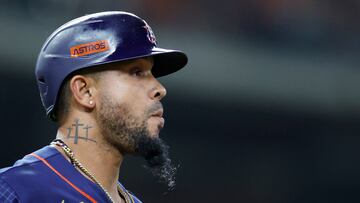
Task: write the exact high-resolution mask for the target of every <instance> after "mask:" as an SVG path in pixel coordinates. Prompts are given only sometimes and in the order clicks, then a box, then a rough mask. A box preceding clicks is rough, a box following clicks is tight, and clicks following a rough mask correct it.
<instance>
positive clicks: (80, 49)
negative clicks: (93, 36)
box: [70, 40, 109, 58]
mask: <svg viewBox="0 0 360 203" xmlns="http://www.w3.org/2000/svg"><path fill="white" fill-rule="evenodd" d="M107 50H109V43H108V41H107V40H100V41H96V42H90V43H86V44H80V45H77V46H73V47H71V48H70V55H71V58H75V57H79V56H86V55H89V54H94V53H99V52H104V51H107Z"/></svg>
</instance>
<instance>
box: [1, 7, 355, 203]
mask: <svg viewBox="0 0 360 203" xmlns="http://www.w3.org/2000/svg"><path fill="white" fill-rule="evenodd" d="M0 2H1V6H0V45H1V51H0V52H1V54H0V94H1V100H0V106H1V117H0V123H1V124H0V125H1V126H0V127H1V130H2V132H1V134H2V136H1V137H2V139H1V148H0V160H1V161H0V167H5V166H8V165H11V164H12V163H13V162H14V161H15V160H17V159H19V158H21V157H22V156H24V155H26V154H28V153H30V152H32V151H34V150H36V149H37V148H39V147H42V146H44V145H47V144H48V143H49V142H50V141H51V140H52V139H53V138H54V137H55V133H56V125H55V124H54V123H51V122H50V121H48V120H47V119H46V118H45V116H44V110H43V108H42V105H41V101H40V98H39V93H38V91H37V86H36V82H35V78H34V68H35V62H36V58H37V54H38V52H39V50H40V48H41V46H42V43H43V42H44V41H45V39H46V38H47V36H48V35H50V34H51V33H52V32H53V31H54V30H55V29H56V28H57V27H59V26H60V25H62V24H63V23H65V22H67V21H69V20H71V19H73V18H76V17H79V16H82V15H84V14H89V13H94V12H100V11H106V10H125V11H129V12H134V13H136V14H137V15H139V16H141V17H143V18H144V19H146V20H147V22H148V23H149V24H150V25H151V26H152V29H153V30H154V32H155V35H156V36H157V41H158V44H159V46H161V47H169V48H176V49H180V50H183V51H185V52H186V53H187V54H188V56H189V64H188V66H187V67H186V68H184V69H182V70H181V71H179V72H178V73H177V74H174V75H170V76H167V77H164V78H160V81H161V82H162V83H163V84H164V86H166V87H167V90H168V95H167V97H166V98H165V99H164V100H163V103H164V107H165V119H166V126H165V128H164V129H163V131H162V136H163V139H164V140H165V141H166V142H167V143H168V144H169V145H170V147H171V148H170V150H171V157H172V158H173V162H174V163H175V164H176V165H179V166H180V167H179V169H178V175H177V187H176V189H175V190H174V191H171V192H167V190H166V187H165V186H163V185H161V184H159V183H157V180H156V179H155V178H153V177H152V176H151V175H150V173H149V172H147V171H146V170H145V169H144V168H143V167H142V165H144V161H143V160H142V159H141V158H134V157H128V158H127V159H126V161H125V162H124V163H123V165H122V171H121V182H122V183H123V184H124V185H125V186H126V187H127V188H128V189H129V190H130V191H132V192H133V193H135V194H136V195H137V196H138V197H139V198H140V199H142V200H143V202H145V203H146V202H150V203H152V202H158V203H160V202H174V203H180V202H182V203H183V202H189V203H193V202H194V203H195V202H225V201H229V202H245V203H279V202H284V203H285V202H290V203H303V202H334V203H335V202H342V203H347V202H360V197H359V195H358V193H359V192H358V191H359V189H360V187H359V183H360V174H359V173H360V158H359V155H360V147H359V146H360V91H359V89H358V88H359V87H360V67H359V65H360V57H359V56H360V55H359V54H360V38H359V36H360V35H359V34H360V26H359V19H360V1H340V0H326V1H310V0H302V1H294V0H293V1H291V0H267V1H261V0H242V1H236V0H223V1H221V2H219V1H214V0H206V1H205V0H198V1H189V0H181V1H180V0H173V1H166V0H152V1H140V0H131V1H115V0H104V1H94V0H87V1H85V0H61V1H60V0H11V1H10V0H1V1H0Z"/></svg>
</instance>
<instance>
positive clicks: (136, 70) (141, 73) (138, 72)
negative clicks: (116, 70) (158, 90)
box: [132, 69, 144, 77]
mask: <svg viewBox="0 0 360 203" xmlns="http://www.w3.org/2000/svg"><path fill="white" fill-rule="evenodd" d="M143 74H144V71H143V70H141V69H134V71H132V75H133V76H137V77H139V76H142V75H143Z"/></svg>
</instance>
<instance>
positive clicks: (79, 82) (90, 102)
mask: <svg viewBox="0 0 360 203" xmlns="http://www.w3.org/2000/svg"><path fill="white" fill-rule="evenodd" d="M92 85H93V83H92V81H91V80H90V78H87V77H84V76H81V75H76V76H74V77H72V78H71V80H70V89H71V92H72V95H73V98H74V100H75V102H76V103H77V104H78V105H80V106H82V107H85V108H87V109H88V110H89V109H93V108H94V107H95V102H94V101H95V100H94V98H93V95H92V94H91V88H92Z"/></svg>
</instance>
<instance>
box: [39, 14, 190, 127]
mask: <svg viewBox="0 0 360 203" xmlns="http://www.w3.org/2000/svg"><path fill="white" fill-rule="evenodd" d="M146 56H153V58H154V66H153V68H152V73H153V75H154V76H155V77H160V76H164V75H167V74H170V73H173V72H175V71H177V70H179V69H181V68H183V67H184V66H185V65H186V63H187V57H186V55H185V54H184V53H183V52H181V51H177V50H169V49H162V48H158V47H157V44H156V38H155V35H154V33H153V32H152V30H151V28H150V26H149V25H148V24H147V23H146V22H145V21H144V20H143V19H141V18H139V17H138V16H136V15H134V14H131V13H127V12H120V11H111V12H101V13H95V14H91V15H86V16H83V17H80V18H77V19H74V20H72V21H70V22H68V23H66V24H64V25H63V26H61V27H59V28H58V29H57V30H55V32H53V33H52V34H51V35H50V36H49V38H48V39H47V40H46V41H45V43H44V45H43V47H42V48H41V51H40V54H39V56H38V59H37V64H36V70H35V75H36V80H37V84H38V87H39V91H40V97H41V101H42V103H43V106H44V108H45V110H46V115H47V116H49V117H50V118H51V119H52V120H56V118H55V115H54V109H55V106H56V102H57V97H58V95H59V91H60V88H61V86H62V84H63V82H64V80H65V79H66V77H67V76H69V75H70V74H71V73H74V71H77V70H80V69H84V68H91V67H93V66H96V65H101V64H107V63H113V62H119V61H124V60H129V59H136V58H141V57H146Z"/></svg>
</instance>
